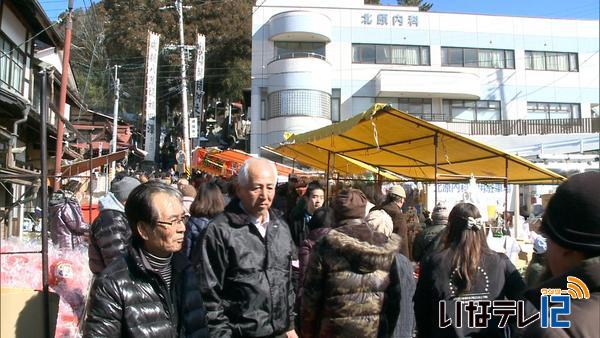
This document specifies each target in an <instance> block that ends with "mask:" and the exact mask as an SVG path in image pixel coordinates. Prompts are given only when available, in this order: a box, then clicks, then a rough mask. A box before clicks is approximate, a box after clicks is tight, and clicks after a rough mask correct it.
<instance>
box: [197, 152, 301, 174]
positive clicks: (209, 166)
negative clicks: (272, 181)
mask: <svg viewBox="0 0 600 338" xmlns="http://www.w3.org/2000/svg"><path fill="white" fill-rule="evenodd" d="M249 158H252V155H250V154H248V153H246V152H243V151H241V150H225V151H220V150H218V149H210V148H208V149H207V148H196V149H194V152H193V154H192V159H193V164H192V167H193V169H198V170H202V171H204V172H207V173H209V174H212V175H219V176H225V177H229V176H233V175H236V174H237V172H238V171H239V169H240V168H241V166H242V164H243V163H244V162H245V161H246V160H247V159H249ZM275 166H276V167H277V172H278V174H279V176H289V175H291V174H296V175H304V174H306V173H305V172H303V171H302V170H299V169H295V168H292V167H290V166H287V165H284V164H281V163H275Z"/></svg>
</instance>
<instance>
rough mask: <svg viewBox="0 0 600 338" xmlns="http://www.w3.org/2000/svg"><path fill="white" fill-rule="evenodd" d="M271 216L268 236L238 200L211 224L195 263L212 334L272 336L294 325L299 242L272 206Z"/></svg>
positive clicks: (216, 335) (212, 335) (231, 203)
mask: <svg viewBox="0 0 600 338" xmlns="http://www.w3.org/2000/svg"><path fill="white" fill-rule="evenodd" d="M269 217H270V221H269V223H268V225H267V232H266V236H265V238H264V239H263V237H262V236H261V234H260V233H259V231H258V229H257V228H256V226H255V225H254V224H253V223H251V220H250V218H249V216H248V215H247V214H246V213H245V212H244V211H243V210H242V208H241V207H240V200H239V199H237V198H235V199H233V200H232V201H231V202H230V203H229V204H228V205H227V207H226V208H225V211H224V212H223V213H222V214H220V215H218V216H217V217H215V218H214V219H213V220H212V221H211V222H210V223H209V224H208V227H207V228H206V232H205V234H204V236H203V237H202V241H201V243H202V244H201V246H200V247H199V248H198V249H199V250H201V255H200V257H201V260H200V262H199V264H198V265H197V266H196V267H197V270H198V271H199V272H198V276H199V279H200V286H201V289H202V295H203V296H204V299H205V304H206V308H207V311H208V325H209V330H210V335H211V337H267V336H271V335H278V334H284V333H285V332H287V331H289V330H292V329H293V327H294V311H293V308H294V290H293V287H292V282H291V273H292V271H291V265H292V247H293V245H294V244H293V242H292V238H291V236H290V232H289V229H288V226H287V224H285V222H284V221H283V220H282V219H281V218H280V216H279V215H278V214H276V213H275V212H274V211H273V210H270V211H269ZM192 255H193V256H194V257H195V253H192Z"/></svg>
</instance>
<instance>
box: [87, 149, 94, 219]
mask: <svg viewBox="0 0 600 338" xmlns="http://www.w3.org/2000/svg"><path fill="white" fill-rule="evenodd" d="M93 160H94V149H93V148H92V138H91V137H90V182H89V183H88V190H89V191H90V208H89V209H88V211H89V214H88V217H89V220H90V225H91V224H92V221H93V220H92V202H93V201H92V193H93V191H92V179H93V176H94V174H93V173H92V161H93Z"/></svg>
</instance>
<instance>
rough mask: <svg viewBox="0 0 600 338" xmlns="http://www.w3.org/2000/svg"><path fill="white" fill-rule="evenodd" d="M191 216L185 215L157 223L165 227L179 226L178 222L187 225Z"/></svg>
mask: <svg viewBox="0 0 600 338" xmlns="http://www.w3.org/2000/svg"><path fill="white" fill-rule="evenodd" d="M189 218H190V217H189V216H187V215H185V216H181V217H178V218H175V219H173V220H172V221H156V222H155V223H156V224H158V225H161V226H162V227H163V228H166V229H168V228H170V227H174V226H177V224H183V225H186V223H187V221H188V219H189Z"/></svg>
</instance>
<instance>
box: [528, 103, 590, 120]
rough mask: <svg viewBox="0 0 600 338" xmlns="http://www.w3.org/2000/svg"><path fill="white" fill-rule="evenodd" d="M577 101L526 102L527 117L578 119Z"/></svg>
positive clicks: (536, 118)
mask: <svg viewBox="0 0 600 338" xmlns="http://www.w3.org/2000/svg"><path fill="white" fill-rule="evenodd" d="M579 112H580V107H579V104H578V103H557V102H527V118H528V119H532V120H543V119H578V118H580V117H581V115H580V113H579Z"/></svg>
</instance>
